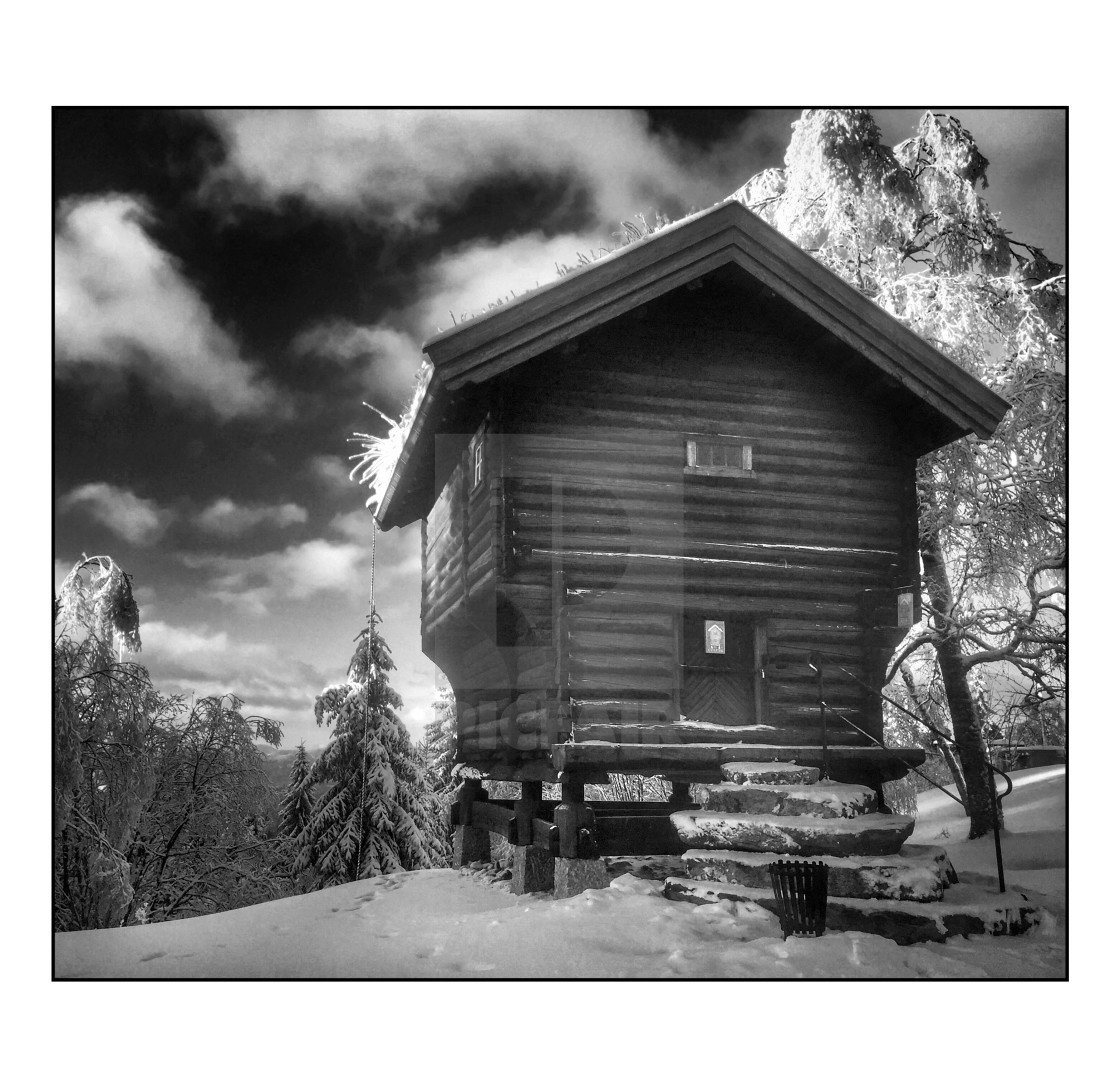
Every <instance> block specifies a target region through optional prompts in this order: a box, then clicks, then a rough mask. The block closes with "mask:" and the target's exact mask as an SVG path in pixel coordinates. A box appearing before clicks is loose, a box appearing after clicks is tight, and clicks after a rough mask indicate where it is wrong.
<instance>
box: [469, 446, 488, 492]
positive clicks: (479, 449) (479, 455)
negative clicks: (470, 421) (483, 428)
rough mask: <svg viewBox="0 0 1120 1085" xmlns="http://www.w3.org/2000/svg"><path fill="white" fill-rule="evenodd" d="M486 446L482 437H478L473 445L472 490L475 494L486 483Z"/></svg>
mask: <svg viewBox="0 0 1120 1085" xmlns="http://www.w3.org/2000/svg"><path fill="white" fill-rule="evenodd" d="M485 444H486V442H485V441H484V440H483V438H482V437H481V436H479V437H476V438H475V440H474V441H473V442H472V444H471V489H470V492H471V493H472V494H473V493H474V492H475V491H476V490H478V489H479V488H480V487H481V486H482V484H483V483H484V482H485V481H486V453H485Z"/></svg>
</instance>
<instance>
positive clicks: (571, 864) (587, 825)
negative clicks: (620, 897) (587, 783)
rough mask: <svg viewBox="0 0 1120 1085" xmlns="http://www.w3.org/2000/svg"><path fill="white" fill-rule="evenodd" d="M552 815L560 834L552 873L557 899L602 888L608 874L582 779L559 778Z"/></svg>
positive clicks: (605, 883) (606, 883)
mask: <svg viewBox="0 0 1120 1085" xmlns="http://www.w3.org/2000/svg"><path fill="white" fill-rule="evenodd" d="M565 775H566V774H565ZM552 816H553V820H554V821H555V822H556V828H557V831H558V834H559V837H560V857H559V858H558V859H557V860H556V868H555V875H554V877H555V895H556V896H557V898H560V897H574V896H577V895H578V894H580V893H582V892H583V891H584V890H585V889H605V888H606V887H607V886H608V885H610V876H609V875H608V874H607V865H606V863H604V862H603V860H602V859H601V858H600V857H599V845H598V841H597V839H596V835H595V814H594V812H593V811H592V809H591V807H590V806H589V805H588V804H587V802H586V801H585V798H584V790H583V781H582V780H573V779H570V778H569V779H564V778H563V777H561V781H560V802H559V803H558V804H557V806H556V809H555V811H554V812H553V815H552Z"/></svg>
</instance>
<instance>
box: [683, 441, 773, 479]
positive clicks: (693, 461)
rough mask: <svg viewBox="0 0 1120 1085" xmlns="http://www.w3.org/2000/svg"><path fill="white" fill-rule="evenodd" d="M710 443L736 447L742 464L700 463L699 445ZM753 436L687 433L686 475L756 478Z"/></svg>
mask: <svg viewBox="0 0 1120 1085" xmlns="http://www.w3.org/2000/svg"><path fill="white" fill-rule="evenodd" d="M704 444H708V445H712V446H722V447H724V448H736V449H737V450H738V452H739V457H740V459H739V462H740V464H741V465H742V466H739V467H727V466H723V465H716V464H704V463H698V462H697V460H698V459H699V458H700V457H699V446H701V445H704ZM755 444H756V442H755V440H754V438H752V437H743V436H741V435H739V434H731V433H686V434H685V435H684V473H685V474H686V475H706V476H710V477H721V478H754V477H755V470H754V446H755Z"/></svg>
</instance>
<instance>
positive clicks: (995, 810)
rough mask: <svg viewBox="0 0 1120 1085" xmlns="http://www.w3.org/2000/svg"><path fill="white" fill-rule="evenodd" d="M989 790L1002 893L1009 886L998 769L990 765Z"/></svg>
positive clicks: (997, 867)
mask: <svg viewBox="0 0 1120 1085" xmlns="http://www.w3.org/2000/svg"><path fill="white" fill-rule="evenodd" d="M988 790H989V792H990V793H991V796H992V817H993V818H994V821H995V834H996V869H997V870H998V871H999V891H1000V892H1001V893H1006V892H1007V886H1006V885H1005V884H1004V881H1003V846H1002V845H1001V844H1000V841H999V812H1000V806H999V799H998V798H997V796H996V770H995V768H994V766H992V765H989V766H988Z"/></svg>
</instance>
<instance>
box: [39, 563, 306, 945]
mask: <svg viewBox="0 0 1120 1085" xmlns="http://www.w3.org/2000/svg"><path fill="white" fill-rule="evenodd" d="M55 622H56V636H55V643H54V704H53V726H54V736H53V738H54V741H53V752H54V815H55V816H54V905H55V909H54V911H55V924H56V927H57V928H58V929H60V930H84V929H89V928H94V927H112V926H118V925H120V924H122V923H128V922H135V921H137V919H138V917H140V916H142V917H144V919H145V921H150V920H161V919H170V918H174V917H176V916H181V915H198V914H201V913H204V912H212V911H218V910H221V909H223V908H231V907H237V906H238V905H241V904H251V903H255V902H256V901H257V900H260V899H266V898H268V897H273V896H277V895H281V894H282V893H283V892H284V891H285V884H286V882H285V879H286V872H285V871H283V870H282V871H281V873H280V874H279V875H277V873H276V872H277V869H278V866H277V864H276V863H274V862H273V859H274V856H273V851H274V849H273V845H272V842H271V841H269V840H267V839H266V838H265V837H263V836H262V835H261V833H260V830H259V828H258V826H259V821H260V817H261V815H262V814H263V812H264V811H265V810H266V809H267V808H268V806H269V804H270V803H271V802H272V799H271V796H270V795H269V794H268V793H267V787H266V785H265V781H264V775H263V772H262V771H261V756H260V753H259V751H258V750H257V749H256V747H255V745H254V743H255V741H256V740H257V739H264V740H266V741H268V742H271V743H273V744H274V745H275V744H276V743H278V742H279V741H280V726H279V724H277V723H276V722H275V721H273V720H266V719H263V718H259V717H246V716H243V715H242V714H241V711H240V709H241V702H240V701H238V700H237V698H235V697H204V698H201V699H200V700H198V701H197V702H195V703H193V704H192V705H189V706H188V704H187V701H186V699H185V698H184V697H180V696H166V695H163V694H161V693H160V692H159V691H158V690H156V689H155V688H154V686H153V685H152V681H151V678H150V677H149V675H148V672H147V670H146V668H144V667H143V666H141V665H140V664H139V663H136V662H134V661H132V660H126V659H124V654H125V652H129V653H133V652H137V651H139V650H140V614H139V608H138V607H137V605H136V602H135V600H134V598H133V595H132V585H131V580H130V578H129V577H128V575H127V574H126V573H124V572H123V571H122V570H121V569H120V567H119V566H118V565H117V564H116V563H115V562H114V561H113V560H112V558H109V557H95V558H83V560H82V561H80V562H78V563H77V564H76V565H75V566H74V568H73V570H71V572H70V574H69V575H68V576H67V577H66V579H65V581H64V582H63V584H62V587H61V589H60V591H59V595H58V597H57V598H56V600H55ZM281 865H282V864H281Z"/></svg>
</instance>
